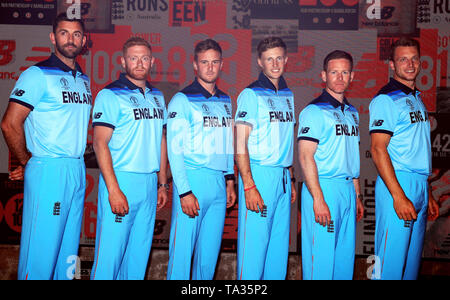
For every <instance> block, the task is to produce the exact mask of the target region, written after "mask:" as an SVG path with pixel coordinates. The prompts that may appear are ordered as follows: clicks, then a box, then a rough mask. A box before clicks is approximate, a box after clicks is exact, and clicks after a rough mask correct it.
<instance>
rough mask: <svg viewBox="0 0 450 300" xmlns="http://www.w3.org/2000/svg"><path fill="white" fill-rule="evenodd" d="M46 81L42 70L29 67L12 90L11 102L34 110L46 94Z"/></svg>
mask: <svg viewBox="0 0 450 300" xmlns="http://www.w3.org/2000/svg"><path fill="white" fill-rule="evenodd" d="M45 86H46V79H45V76H44V73H43V72H42V70H41V69H39V68H38V67H36V66H32V67H29V68H28V69H26V70H25V71H24V72H23V73H22V74H21V75H20V77H19V79H18V80H17V82H16V85H15V86H14V89H13V90H12V92H11V94H10V96H9V101H10V102H16V103H18V104H21V105H23V106H26V107H28V108H29V109H31V110H33V109H34V108H35V107H36V105H38V103H39V101H41V99H42V96H43V95H44V93H45V88H44V87H45Z"/></svg>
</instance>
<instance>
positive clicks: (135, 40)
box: [122, 36, 152, 55]
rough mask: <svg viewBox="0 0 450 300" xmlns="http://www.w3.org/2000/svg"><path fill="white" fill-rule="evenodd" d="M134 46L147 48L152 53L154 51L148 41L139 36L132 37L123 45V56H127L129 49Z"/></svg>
mask: <svg viewBox="0 0 450 300" xmlns="http://www.w3.org/2000/svg"><path fill="white" fill-rule="evenodd" d="M133 46H145V47H147V48H148V49H149V50H150V52H151V51H152V46H150V44H149V43H148V42H147V41H146V40H144V39H143V38H141V37H138V36H132V37H130V38H129V39H128V40H127V41H126V42H125V44H123V47H122V52H123V55H125V53H126V52H127V50H128V48H131V47H133Z"/></svg>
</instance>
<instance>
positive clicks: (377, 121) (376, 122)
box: [372, 120, 384, 127]
mask: <svg viewBox="0 0 450 300" xmlns="http://www.w3.org/2000/svg"><path fill="white" fill-rule="evenodd" d="M383 123H384V120H374V121H373V123H372V126H374V127H380V126H381V125H383Z"/></svg>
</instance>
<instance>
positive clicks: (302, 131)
mask: <svg viewBox="0 0 450 300" xmlns="http://www.w3.org/2000/svg"><path fill="white" fill-rule="evenodd" d="M308 131H309V127H302V129H301V133H303V134H306V133H308Z"/></svg>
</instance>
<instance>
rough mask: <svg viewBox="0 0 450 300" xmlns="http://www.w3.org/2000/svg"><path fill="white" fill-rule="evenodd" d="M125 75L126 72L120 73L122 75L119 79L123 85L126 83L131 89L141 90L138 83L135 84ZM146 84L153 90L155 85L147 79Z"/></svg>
mask: <svg viewBox="0 0 450 300" xmlns="http://www.w3.org/2000/svg"><path fill="white" fill-rule="evenodd" d="M125 75H126V74H125V73H120V76H119V79H118V81H119V82H120V83H121V84H123V85H125V86H126V87H128V88H129V89H130V90H136V89H138V90H140V91H141V88H140V87H138V86H137V85H135V84H134V83H132V82H131V81H130V80H129V79H128V78H127V77H126V76H125ZM145 86H146V87H147V88H148V89H150V91H152V89H153V87H152V85H151V84H150V83H149V82H148V81H145ZM141 92H142V91H141Z"/></svg>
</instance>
